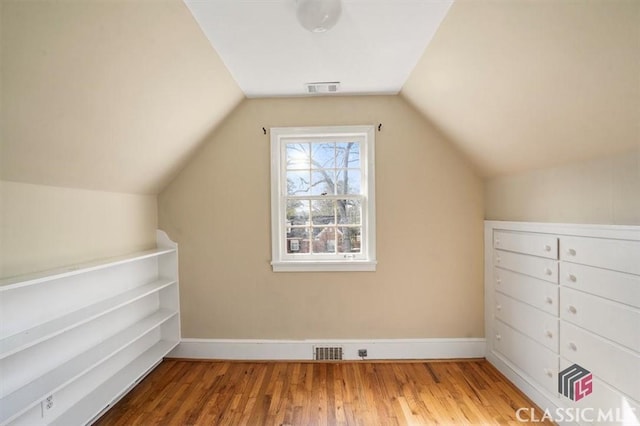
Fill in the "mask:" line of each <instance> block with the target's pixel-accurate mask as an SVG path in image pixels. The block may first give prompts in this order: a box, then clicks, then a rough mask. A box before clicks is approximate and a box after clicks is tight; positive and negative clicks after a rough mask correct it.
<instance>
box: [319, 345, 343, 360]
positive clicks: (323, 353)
mask: <svg viewBox="0 0 640 426" xmlns="http://www.w3.org/2000/svg"><path fill="white" fill-rule="evenodd" d="M314 351H315V358H314V359H315V360H316V361H338V360H341V359H342V348H341V347H340V346H323V347H315V348H314Z"/></svg>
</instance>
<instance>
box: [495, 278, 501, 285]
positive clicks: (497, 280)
mask: <svg viewBox="0 0 640 426" xmlns="http://www.w3.org/2000/svg"><path fill="white" fill-rule="evenodd" d="M501 283H502V278H500V277H498V278H496V284H498V285H500V284H501Z"/></svg>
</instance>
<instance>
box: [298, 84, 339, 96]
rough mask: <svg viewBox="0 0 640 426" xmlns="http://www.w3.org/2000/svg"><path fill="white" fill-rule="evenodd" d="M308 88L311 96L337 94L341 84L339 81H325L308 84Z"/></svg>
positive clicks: (306, 85)
mask: <svg viewBox="0 0 640 426" xmlns="http://www.w3.org/2000/svg"><path fill="white" fill-rule="evenodd" d="M305 87H306V88H307V93H309V94H312V95H313V94H317V93H336V92H337V91H338V90H340V82H339V81H323V82H318V83H307V84H305Z"/></svg>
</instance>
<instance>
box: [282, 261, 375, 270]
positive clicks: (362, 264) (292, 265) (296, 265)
mask: <svg viewBox="0 0 640 426" xmlns="http://www.w3.org/2000/svg"><path fill="white" fill-rule="evenodd" d="M377 264H378V262H375V261H374V262H369V261H366V260H349V261H343V262H337V261H321V260H320V261H316V262H271V266H273V272H312V271H315V272H323V271H324V272H326V271H330V272H341V271H342V272H348V271H351V272H353V271H357V272H367V271H371V272H373V271H375V270H376V265H377Z"/></svg>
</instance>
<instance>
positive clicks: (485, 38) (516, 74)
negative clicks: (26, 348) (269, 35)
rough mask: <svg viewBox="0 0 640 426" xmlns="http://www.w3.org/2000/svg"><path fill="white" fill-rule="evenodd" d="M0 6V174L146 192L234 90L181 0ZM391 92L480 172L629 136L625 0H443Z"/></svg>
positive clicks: (532, 164)
mask: <svg viewBox="0 0 640 426" xmlns="http://www.w3.org/2000/svg"><path fill="white" fill-rule="evenodd" d="M292 1H293V0H292ZM361 1H362V2H365V1H370V0H361ZM416 1H422V0H416ZM0 8H1V13H0V19H1V22H0V23H1V28H0V31H1V32H0V49H1V54H0V59H1V62H0V67H1V68H0V70H1V76H0V84H1V86H0V87H1V88H2V92H1V94H0V101H1V105H0V106H1V112H0V120H1V122H0V178H2V179H5V180H12V181H19V182H31V183H37V184H46V185H57V186H68V187H77V188H88V189H97V190H107V191H119V192H132V193H150V194H155V193H158V192H159V191H160V190H161V189H162V188H164V187H165V185H166V184H167V183H168V182H169V181H170V180H171V179H172V177H173V176H175V174H176V173H177V172H178V171H179V170H180V168H181V167H182V165H183V164H185V162H186V161H187V159H188V158H189V157H190V155H191V154H192V153H193V152H194V151H195V149H196V147H197V146H198V145H199V143H200V142H201V141H202V140H204V138H205V137H206V135H207V134H208V133H209V132H211V131H213V129H215V127H216V126H217V125H218V124H219V123H220V122H221V121H222V120H223V119H224V117H225V116H226V115H227V114H228V113H229V112H230V111H231V110H232V109H233V108H234V107H235V106H236V105H237V104H238V103H239V102H241V101H242V99H244V95H243V93H242V91H241V90H240V88H239V87H238V85H237V84H236V83H235V81H234V79H233V77H232V76H231V75H230V73H229V71H228V70H227V68H226V67H225V66H224V64H223V63H222V61H221V60H220V58H219V56H218V55H217V53H216V51H215V49H214V48H213V47H212V46H211V44H210V43H209V41H208V40H207V39H206V37H205V35H204V34H203V33H202V31H201V29H200V28H199V26H198V24H197V23H196V21H195V20H194V18H193V17H192V15H191V13H190V12H189V10H188V8H187V7H186V5H185V4H184V3H183V2H182V1H181V0H154V1H145V0H118V1H110V0H109V1H107V0H95V1H84V0H82V1H60V0H33V1H22V0H2V1H0ZM238 42H239V43H241V42H242V41H241V40H240V41H238ZM401 95H402V96H404V97H405V98H406V99H407V100H409V101H410V102H411V103H412V104H414V105H415V106H416V108H417V109H418V110H419V111H420V112H422V114H423V115H424V117H426V119H428V120H430V121H431V122H432V123H433V124H434V125H435V126H437V127H438V128H439V129H440V130H441V132H442V133H443V134H445V135H446V136H448V138H449V139H450V140H451V141H452V143H454V144H456V145H457V146H458V147H459V149H460V150H461V151H462V152H463V153H464V154H466V155H467V156H468V157H469V158H470V159H471V160H472V162H473V163H474V164H475V165H476V166H477V167H478V169H479V170H480V171H481V173H482V174H484V175H485V176H492V175H499V174H507V173H512V172H519V171H523V170H528V169H533V168H539V167H546V166H552V165H557V164H561V163H565V162H570V161H576V160H581V159H587V158H591V157H595V156H599V155H605V154H609V153H613V152H618V151H623V150H626V149H628V148H631V147H633V146H637V145H640V129H639V125H640V124H639V123H640V2H639V1H637V0H609V1H599V0H582V1H573V0H559V1H534V0H508V1H507V0H504V1H490V0H477V1H471V0H457V1H456V2H455V3H454V4H453V6H452V7H451V9H450V11H449V13H448V15H447V16H446V17H445V20H444V21H443V23H442V24H441V26H440V28H439V29H438V31H437V32H436V34H435V37H434V38H433V40H432V41H431V43H430V45H429V46H428V47H427V49H426V51H425V52H424V54H423V55H422V58H421V59H420V61H419V62H418V65H417V66H416V68H415V69H414V70H413V72H412V73H411V75H410V76H409V79H408V81H407V82H406V84H405V85H404V87H403V89H402V91H401Z"/></svg>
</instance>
